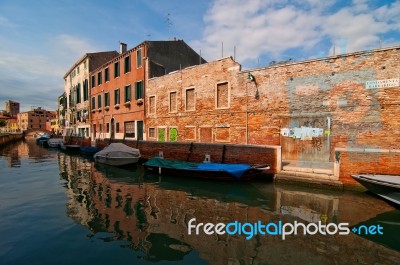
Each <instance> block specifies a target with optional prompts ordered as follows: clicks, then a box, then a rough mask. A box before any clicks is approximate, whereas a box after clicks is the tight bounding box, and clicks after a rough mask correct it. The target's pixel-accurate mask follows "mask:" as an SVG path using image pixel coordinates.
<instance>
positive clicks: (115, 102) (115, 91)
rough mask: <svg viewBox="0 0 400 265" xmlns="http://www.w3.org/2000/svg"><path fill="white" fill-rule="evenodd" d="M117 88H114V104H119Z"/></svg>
mask: <svg viewBox="0 0 400 265" xmlns="http://www.w3.org/2000/svg"><path fill="white" fill-rule="evenodd" d="M119 100H120V99H119V88H118V89H115V90H114V105H117V104H119Z"/></svg>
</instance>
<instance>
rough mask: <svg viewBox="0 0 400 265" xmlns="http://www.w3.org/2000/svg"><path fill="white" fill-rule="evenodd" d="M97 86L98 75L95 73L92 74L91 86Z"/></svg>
mask: <svg viewBox="0 0 400 265" xmlns="http://www.w3.org/2000/svg"><path fill="white" fill-rule="evenodd" d="M95 86H96V77H95V76H94V75H92V82H91V87H95Z"/></svg>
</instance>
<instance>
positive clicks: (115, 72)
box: [114, 61, 120, 78]
mask: <svg viewBox="0 0 400 265" xmlns="http://www.w3.org/2000/svg"><path fill="white" fill-rule="evenodd" d="M119 68H120V67H119V61H118V62H116V63H114V78H116V77H118V76H119Z"/></svg>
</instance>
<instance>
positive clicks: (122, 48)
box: [119, 42, 127, 54]
mask: <svg viewBox="0 0 400 265" xmlns="http://www.w3.org/2000/svg"><path fill="white" fill-rule="evenodd" d="M126 47H127V46H126V43H123V42H120V43H119V53H120V54H123V53H125V52H126Z"/></svg>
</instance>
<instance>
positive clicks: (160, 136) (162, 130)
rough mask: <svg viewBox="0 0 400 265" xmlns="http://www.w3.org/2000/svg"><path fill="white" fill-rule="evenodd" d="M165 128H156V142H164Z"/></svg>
mask: <svg viewBox="0 0 400 265" xmlns="http://www.w3.org/2000/svg"><path fill="white" fill-rule="evenodd" d="M165 140H166V139H165V128H158V141H159V142H165Z"/></svg>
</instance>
